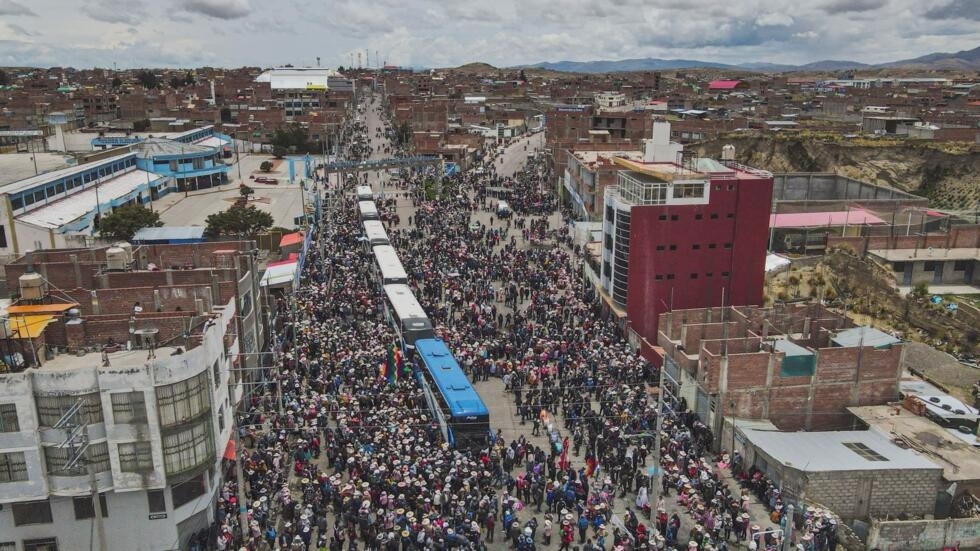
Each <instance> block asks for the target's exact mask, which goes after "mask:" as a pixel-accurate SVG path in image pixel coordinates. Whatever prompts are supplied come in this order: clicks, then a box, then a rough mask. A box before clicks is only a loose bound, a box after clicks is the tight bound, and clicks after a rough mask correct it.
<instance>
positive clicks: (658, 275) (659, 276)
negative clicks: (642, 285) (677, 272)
mask: <svg viewBox="0 0 980 551" xmlns="http://www.w3.org/2000/svg"><path fill="white" fill-rule="evenodd" d="M663 278H664V275H663V274H657V275H655V276H653V279H656V280H657V281H660V280H662V279H663Z"/></svg>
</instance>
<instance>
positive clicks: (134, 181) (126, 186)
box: [16, 169, 160, 229]
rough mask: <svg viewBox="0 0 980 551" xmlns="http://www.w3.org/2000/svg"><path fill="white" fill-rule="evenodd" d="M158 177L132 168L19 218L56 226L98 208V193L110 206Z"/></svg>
mask: <svg viewBox="0 0 980 551" xmlns="http://www.w3.org/2000/svg"><path fill="white" fill-rule="evenodd" d="M159 179H160V177H159V176H157V175H156V174H152V173H150V172H146V171H144V170H139V169H133V170H130V171H129V172H126V173H124V174H122V175H120V176H117V177H115V178H112V179H111V180H106V181H105V182H102V183H101V184H99V185H98V186H92V187H90V188H89V189H86V190H85V191H82V192H79V193H75V194H73V195H70V196H69V197H67V198H65V199H61V200H60V201H55V202H54V203H51V204H49V205H45V206H43V207H41V208H38V209H34V210H32V211H30V212H27V213H24V214H19V215H17V216H16V218H17V220H18V221H21V222H26V223H28V224H31V225H33V226H37V227H39V228H51V229H57V228H60V227H62V226H64V225H66V224H69V223H71V222H74V221H76V220H78V219H79V218H81V217H83V216H85V215H87V214H90V213H92V212H95V211H96V210H97V208H96V203H97V201H96V194H98V202H100V203H101V204H102V207H103V208H105V209H106V210H108V209H109V208H110V206H111V205H112V203H113V202H114V201H116V200H117V199H119V198H120V197H124V196H126V195H128V194H130V193H134V192H135V191H136V190H137V189H139V188H140V187H145V186H146V185H147V182H155V181H157V180H159Z"/></svg>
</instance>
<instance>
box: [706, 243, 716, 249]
mask: <svg viewBox="0 0 980 551" xmlns="http://www.w3.org/2000/svg"><path fill="white" fill-rule="evenodd" d="M717 246H718V245H716V244H714V243H708V248H709V249H714V248H716V247H717Z"/></svg>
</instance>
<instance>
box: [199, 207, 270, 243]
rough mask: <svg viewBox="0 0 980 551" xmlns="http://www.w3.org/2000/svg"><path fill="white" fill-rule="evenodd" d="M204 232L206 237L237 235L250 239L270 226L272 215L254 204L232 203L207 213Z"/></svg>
mask: <svg viewBox="0 0 980 551" xmlns="http://www.w3.org/2000/svg"><path fill="white" fill-rule="evenodd" d="M205 223H206V224H207V227H206V228H205V229H204V233H205V234H206V235H207V236H208V237H218V236H220V235H239V236H242V237H246V238H248V239H252V238H254V237H255V235H256V234H257V233H259V232H261V231H264V230H267V229H269V228H271V227H272V223H273V220H272V215H271V214H269V213H268V212H265V211H264V210H259V209H258V208H256V207H255V205H247V206H246V205H232V206H231V207H230V208H228V210H225V211H222V212H216V213H214V214H211V215H208V217H207V218H206V219H205Z"/></svg>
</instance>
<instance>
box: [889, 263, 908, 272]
mask: <svg viewBox="0 0 980 551" xmlns="http://www.w3.org/2000/svg"><path fill="white" fill-rule="evenodd" d="M892 270H894V271H896V272H904V271H905V263H904V262H896V263H895V264H892Z"/></svg>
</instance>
